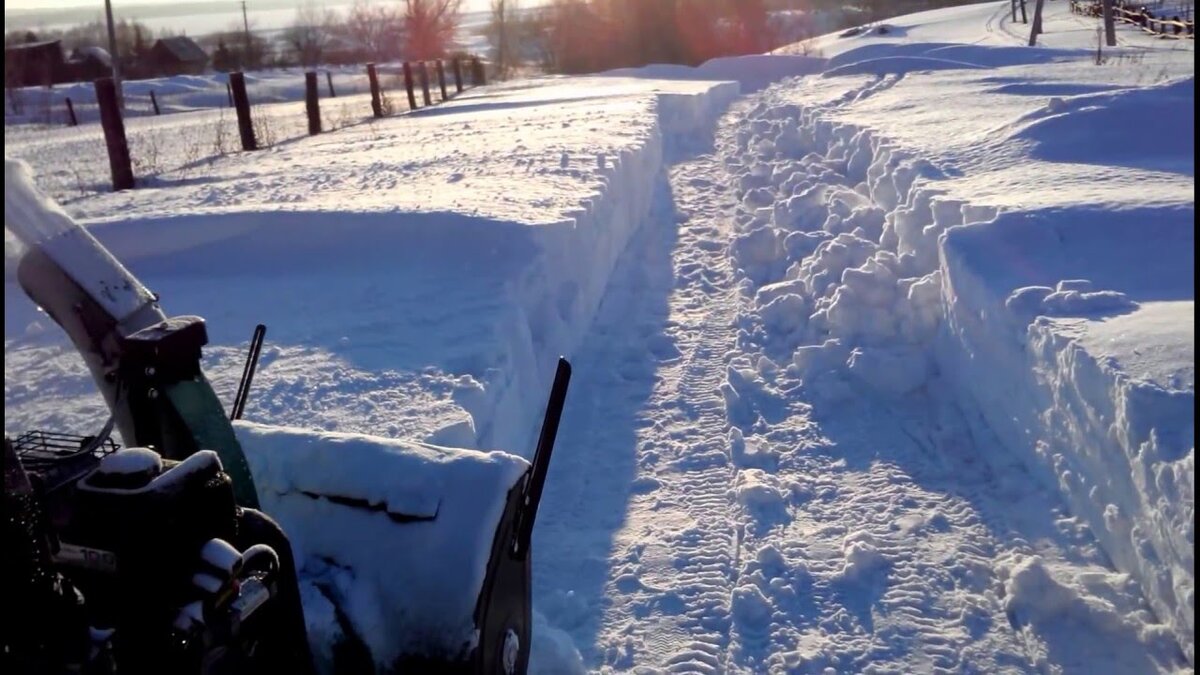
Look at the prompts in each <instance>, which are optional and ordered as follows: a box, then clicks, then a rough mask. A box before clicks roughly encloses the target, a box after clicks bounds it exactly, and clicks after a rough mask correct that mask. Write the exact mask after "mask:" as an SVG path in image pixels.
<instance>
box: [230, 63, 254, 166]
mask: <svg viewBox="0 0 1200 675" xmlns="http://www.w3.org/2000/svg"><path fill="white" fill-rule="evenodd" d="M229 90H230V92H231V95H232V97H233V106H234V108H236V109H237V121H238V131H239V132H240V133H241V136H242V149H243V150H257V149H258V140H257V139H256V138H254V123H253V122H252V121H251V120H250V97H249V96H247V95H246V76H245V74H243V73H242V72H240V71H239V72H236V73H230V74H229Z"/></svg>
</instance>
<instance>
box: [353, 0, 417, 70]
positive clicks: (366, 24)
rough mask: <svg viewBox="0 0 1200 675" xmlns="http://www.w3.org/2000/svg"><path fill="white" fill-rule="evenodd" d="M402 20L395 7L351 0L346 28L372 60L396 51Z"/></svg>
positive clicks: (384, 57)
mask: <svg viewBox="0 0 1200 675" xmlns="http://www.w3.org/2000/svg"><path fill="white" fill-rule="evenodd" d="M403 26H404V23H403V21H402V18H401V15H400V12H399V10H398V9H397V8H395V7H393V6H390V5H376V4H372V3H371V2H370V1H369V0H354V5H353V6H351V8H350V13H349V14H348V15H347V16H346V31H347V32H348V33H349V35H350V37H352V38H353V39H355V40H357V41H358V42H359V43H360V44H362V46H363V49H365V50H366V52H367V54H368V55H369V56H370V57H371V58H373V59H376V60H383V59H387V58H391V57H393V56H397V55H398V54H399V53H400V41H401V39H402V33H403Z"/></svg>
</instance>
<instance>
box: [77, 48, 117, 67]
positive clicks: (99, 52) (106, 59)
mask: <svg viewBox="0 0 1200 675" xmlns="http://www.w3.org/2000/svg"><path fill="white" fill-rule="evenodd" d="M71 56H72V59H74V60H79V61H85V60H88V59H92V60H95V61H99V62H100V63H102V64H104V65H105V66H111V65H112V56H110V55H109V53H108V50H106V49H102V48H100V47H79V48H78V49H76V50H75V52H74V53H73V54H72V55H71Z"/></svg>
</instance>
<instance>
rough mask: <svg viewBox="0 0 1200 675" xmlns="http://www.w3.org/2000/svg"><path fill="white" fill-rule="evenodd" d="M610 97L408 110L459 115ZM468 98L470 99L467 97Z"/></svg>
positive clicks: (420, 113) (423, 114) (419, 114)
mask: <svg viewBox="0 0 1200 675" xmlns="http://www.w3.org/2000/svg"><path fill="white" fill-rule="evenodd" d="M610 99H611V97H605V96H574V97H569V98H558V97H556V98H539V99H531V100H525V101H508V102H505V103H494V102H488V103H463V104H462V105H446V106H441V105H433V106H430V107H427V108H419V109H417V110H413V111H412V112H409V113H408V115H410V116H412V117H435V116H440V115H461V114H470V113H479V112H493V111H497V110H515V109H518V108H537V107H539V106H544V105H563V104H567V103H578V102H580V101H599V100H610ZM468 100H470V99H468Z"/></svg>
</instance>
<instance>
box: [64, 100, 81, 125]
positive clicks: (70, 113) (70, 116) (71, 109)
mask: <svg viewBox="0 0 1200 675" xmlns="http://www.w3.org/2000/svg"><path fill="white" fill-rule="evenodd" d="M67 120H69V121H70V123H71V126H73V127H77V126H79V119H78V118H76V117H75V106H74V105H73V104H72V103H71V97H70V96H68V97H67Z"/></svg>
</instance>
